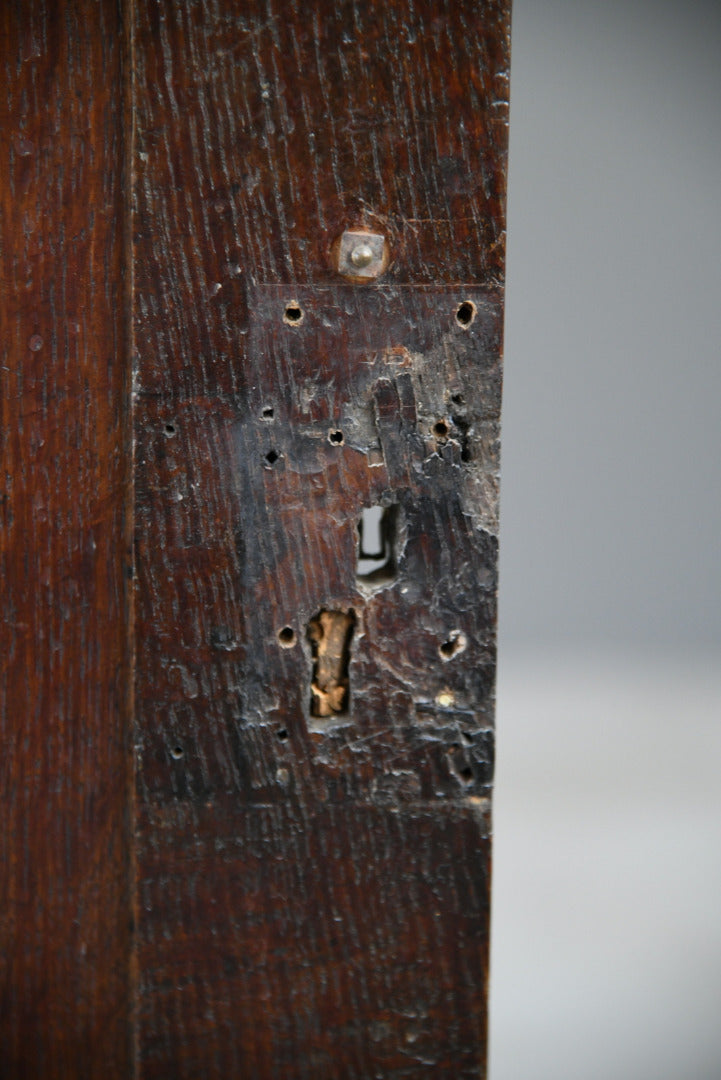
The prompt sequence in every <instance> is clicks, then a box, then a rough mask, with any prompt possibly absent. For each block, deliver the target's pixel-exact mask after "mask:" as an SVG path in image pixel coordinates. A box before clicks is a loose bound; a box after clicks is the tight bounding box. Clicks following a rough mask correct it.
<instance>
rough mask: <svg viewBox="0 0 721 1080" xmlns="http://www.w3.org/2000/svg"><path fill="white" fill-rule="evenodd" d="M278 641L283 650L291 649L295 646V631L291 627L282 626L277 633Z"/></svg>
mask: <svg viewBox="0 0 721 1080" xmlns="http://www.w3.org/2000/svg"><path fill="white" fill-rule="evenodd" d="M278 641H279V642H280V644H281V645H282V646H283V648H284V649H292V647H293V646H294V645H295V630H294V629H293V627H292V626H284V627H283V629H282V630H279V631H278Z"/></svg>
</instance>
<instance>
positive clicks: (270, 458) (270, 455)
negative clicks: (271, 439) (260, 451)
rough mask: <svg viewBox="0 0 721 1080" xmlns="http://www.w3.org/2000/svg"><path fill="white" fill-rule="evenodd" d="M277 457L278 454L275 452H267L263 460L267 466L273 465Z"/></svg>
mask: <svg viewBox="0 0 721 1080" xmlns="http://www.w3.org/2000/svg"><path fill="white" fill-rule="evenodd" d="M279 457H280V454H279V453H278V451H277V450H269V451H268V453H267V454H266V455H265V460H266V461H267V462H268V464H269V465H275V463H276V461H277V460H278V458H279Z"/></svg>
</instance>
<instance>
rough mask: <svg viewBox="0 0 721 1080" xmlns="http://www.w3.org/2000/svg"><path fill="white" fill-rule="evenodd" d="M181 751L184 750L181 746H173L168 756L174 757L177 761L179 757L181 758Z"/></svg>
mask: <svg viewBox="0 0 721 1080" xmlns="http://www.w3.org/2000/svg"><path fill="white" fill-rule="evenodd" d="M183 753H184V751H183V747H182V746H174V747H173V749H172V750H171V751H170V756H171V757H172V758H175V760H176V761H177V760H178V759H179V758H182V756H183Z"/></svg>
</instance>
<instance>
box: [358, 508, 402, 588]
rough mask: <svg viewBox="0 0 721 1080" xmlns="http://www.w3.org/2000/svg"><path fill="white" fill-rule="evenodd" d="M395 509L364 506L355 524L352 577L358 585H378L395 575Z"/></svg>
mask: <svg viewBox="0 0 721 1080" xmlns="http://www.w3.org/2000/svg"><path fill="white" fill-rule="evenodd" d="M397 519H398V507H397V506H367V507H364V508H363V511H362V513H361V518H360V521H359V522H358V561H357V564H356V576H357V578H358V580H359V581H360V582H361V583H366V584H374V583H376V584H382V583H383V582H386V581H391V580H392V579H393V578H394V577H395V575H396V551H395V549H396V532H397Z"/></svg>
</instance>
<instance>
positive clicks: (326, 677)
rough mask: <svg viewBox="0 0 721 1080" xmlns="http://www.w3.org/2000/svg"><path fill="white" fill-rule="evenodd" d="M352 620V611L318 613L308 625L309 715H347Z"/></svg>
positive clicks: (353, 614) (353, 623) (353, 617)
mask: <svg viewBox="0 0 721 1080" xmlns="http://www.w3.org/2000/svg"><path fill="white" fill-rule="evenodd" d="M355 621H356V620H355V613H354V612H353V611H348V612H346V611H321V612H320V613H319V614H318V615H316V616H315V618H314V619H311V620H310V622H309V623H308V639H309V640H310V643H311V646H312V648H313V678H312V681H311V684H310V691H311V695H310V712H311V716H320V717H330V716H343V715H344V714H345V713H347V712H348V705H349V699H350V686H349V678H348V667H349V664H350V644H351V638H352V636H353V628H354V626H355Z"/></svg>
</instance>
